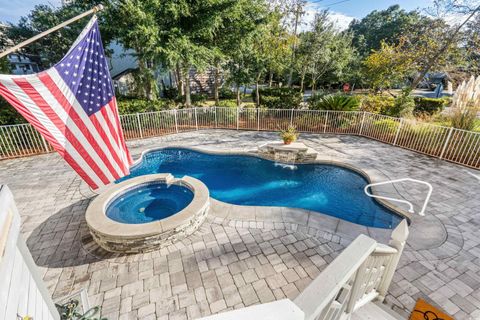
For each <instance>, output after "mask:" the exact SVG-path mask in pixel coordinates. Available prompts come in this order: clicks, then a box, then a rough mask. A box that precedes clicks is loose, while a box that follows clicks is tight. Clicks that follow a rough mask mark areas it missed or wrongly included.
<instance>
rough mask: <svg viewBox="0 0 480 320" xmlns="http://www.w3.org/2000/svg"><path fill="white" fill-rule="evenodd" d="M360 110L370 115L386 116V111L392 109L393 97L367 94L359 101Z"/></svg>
mask: <svg viewBox="0 0 480 320" xmlns="http://www.w3.org/2000/svg"><path fill="white" fill-rule="evenodd" d="M361 101H362V103H361V107H360V110H362V111H366V112H371V113H381V114H386V113H387V110H390V109H392V108H393V105H394V103H395V99H394V98H393V97H389V96H385V95H380V94H369V95H366V96H364V97H362V99H361Z"/></svg>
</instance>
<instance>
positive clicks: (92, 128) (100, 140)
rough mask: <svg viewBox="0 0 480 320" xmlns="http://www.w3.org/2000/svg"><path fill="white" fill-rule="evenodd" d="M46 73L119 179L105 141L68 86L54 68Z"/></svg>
mask: <svg viewBox="0 0 480 320" xmlns="http://www.w3.org/2000/svg"><path fill="white" fill-rule="evenodd" d="M47 73H48V75H50V77H51V78H52V80H53V82H54V83H55V84H56V85H57V87H58V88H59V89H60V91H61V92H63V94H64V96H65V98H66V99H67V101H68V102H69V103H70V105H71V106H72V107H73V108H74V110H75V111H76V112H77V114H78V115H79V117H80V119H81V120H82V123H83V124H85V126H86V128H87V130H88V131H89V132H90V134H91V135H92V136H93V138H94V139H95V141H96V142H97V143H98V145H99V146H100V148H101V152H103V153H104V154H105V157H106V158H107V159H108V161H109V162H110V163H111V165H112V166H113V168H114V169H115V172H117V174H118V176H119V177H121V176H122V175H123V171H122V169H121V168H120V167H119V166H118V164H117V162H116V161H115V159H114V157H113V155H112V154H111V152H110V150H109V149H108V146H107V145H106V144H105V141H104V140H103V138H102V137H101V135H100V133H99V132H98V131H97V128H95V126H94V125H93V123H92V120H90V118H89V117H88V115H87V114H86V112H85V110H84V109H83V108H82V106H81V105H80V103H79V102H78V100H77V99H76V97H75V95H74V94H73V93H72V92H71V90H70V88H69V87H68V85H67V84H66V83H65V82H64V81H63V79H62V77H60V75H59V74H58V72H57V70H56V69H55V68H51V69H50V70H48V71H47ZM53 99H55V97H53ZM55 100H56V99H55ZM60 107H61V106H60ZM62 109H63V108H62ZM97 113H99V112H97ZM100 124H101V127H102V128H105V127H106V125H105V124H103V123H101V122H100ZM105 133H106V135H107V139H109V140H111V137H110V135H109V134H108V132H105ZM110 144H111V145H112V148H113V151H114V152H116V153H117V154H120V152H119V150H118V149H117V148H115V146H116V145H115V144H112V143H111V142H110ZM119 158H120V157H119Z"/></svg>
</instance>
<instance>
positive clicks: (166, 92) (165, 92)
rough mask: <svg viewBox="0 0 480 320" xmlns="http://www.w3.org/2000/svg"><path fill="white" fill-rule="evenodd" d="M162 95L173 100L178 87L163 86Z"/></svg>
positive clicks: (176, 94)
mask: <svg viewBox="0 0 480 320" xmlns="http://www.w3.org/2000/svg"><path fill="white" fill-rule="evenodd" d="M163 97H164V98H165V99H169V100H175V99H177V98H178V89H177V88H173V87H171V88H165V89H163Z"/></svg>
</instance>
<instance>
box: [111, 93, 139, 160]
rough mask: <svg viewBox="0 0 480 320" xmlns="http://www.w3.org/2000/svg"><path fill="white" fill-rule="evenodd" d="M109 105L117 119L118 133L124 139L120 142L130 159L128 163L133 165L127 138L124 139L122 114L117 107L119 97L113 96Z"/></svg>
mask: <svg viewBox="0 0 480 320" xmlns="http://www.w3.org/2000/svg"><path fill="white" fill-rule="evenodd" d="M108 106H109V107H110V110H111V111H112V113H113V115H114V117H113V118H114V119H115V125H116V128H117V129H118V134H119V135H120V137H121V138H122V139H120V142H121V143H122V148H123V150H124V151H125V153H126V155H127V159H128V164H129V165H131V164H132V163H133V159H132V156H131V155H130V151H129V150H128V148H127V144H126V143H125V139H123V137H124V135H123V129H122V124H121V123H120V116H119V114H118V108H117V98H115V97H113V99H112V101H110V102H109V104H108Z"/></svg>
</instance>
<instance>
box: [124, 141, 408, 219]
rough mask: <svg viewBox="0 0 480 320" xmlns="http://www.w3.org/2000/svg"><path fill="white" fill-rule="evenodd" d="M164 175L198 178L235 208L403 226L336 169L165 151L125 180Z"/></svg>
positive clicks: (350, 175) (357, 178) (353, 176)
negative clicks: (265, 208) (296, 211)
mask: <svg viewBox="0 0 480 320" xmlns="http://www.w3.org/2000/svg"><path fill="white" fill-rule="evenodd" d="M163 172H164V173H172V174H173V175H174V176H176V177H183V176H184V175H188V176H192V177H195V178H197V179H199V180H201V181H202V182H203V183H205V184H206V185H207V187H208V189H209V190H210V195H211V196H212V197H213V198H215V199H218V200H221V201H224V202H227V203H231V204H237V205H252V206H281V207H291V208H302V209H307V210H313V211H317V212H321V213H324V214H328V215H331V216H334V217H338V218H341V219H344V220H347V221H351V222H354V223H358V224H362V225H364V226H369V227H377V228H394V227H395V226H396V225H397V224H398V223H399V222H400V221H401V217H400V216H398V215H396V214H395V213H394V212H392V211H391V210H389V209H387V208H385V207H384V206H382V205H380V204H378V203H377V202H376V201H374V200H373V199H372V198H369V197H367V196H366V195H365V193H364V192H363V188H364V187H365V185H366V184H367V180H366V179H365V178H364V177H363V176H361V175H360V174H358V173H356V172H354V171H351V170H348V169H345V168H342V167H338V166H334V165H327V164H301V165H296V169H294V170H292V169H291V168H288V167H285V166H279V165H276V164H275V163H274V162H272V161H268V160H263V159H260V158H257V157H252V156H243V155H242V156H240V155H211V154H206V153H201V152H197V151H192V150H189V149H180V148H166V149H162V150H157V151H152V152H149V153H147V154H145V156H144V158H143V161H142V162H140V163H139V164H138V165H136V166H135V167H133V168H132V169H131V174H130V176H128V177H125V178H123V179H122V180H124V179H128V178H131V177H135V176H139V175H145V174H152V173H163Z"/></svg>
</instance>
